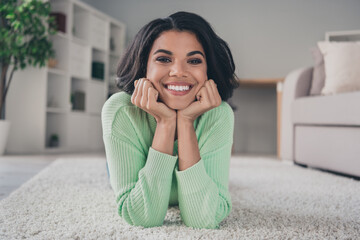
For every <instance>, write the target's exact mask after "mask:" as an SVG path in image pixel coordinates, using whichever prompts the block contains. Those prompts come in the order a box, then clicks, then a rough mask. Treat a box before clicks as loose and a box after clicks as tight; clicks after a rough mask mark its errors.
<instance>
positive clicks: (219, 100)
mask: <svg viewBox="0 0 360 240" xmlns="http://www.w3.org/2000/svg"><path fill="white" fill-rule="evenodd" d="M210 83H211V88H212V90H213V94H214V98H215V99H216V106H219V105H220V104H221V101H222V100H221V96H220V93H219V90H218V88H217V84H216V83H215V81H214V80H212V79H211V82H210Z"/></svg>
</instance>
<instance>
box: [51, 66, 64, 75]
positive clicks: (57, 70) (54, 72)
mask: <svg viewBox="0 0 360 240" xmlns="http://www.w3.org/2000/svg"><path fill="white" fill-rule="evenodd" d="M47 70H48V73H51V74H56V75H60V76H66V75H67V72H66V71H64V70H62V69H58V68H50V67H48V68H47Z"/></svg>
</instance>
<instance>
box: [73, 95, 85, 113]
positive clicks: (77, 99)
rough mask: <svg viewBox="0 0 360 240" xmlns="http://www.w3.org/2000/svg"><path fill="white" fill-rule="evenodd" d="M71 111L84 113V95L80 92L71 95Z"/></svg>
mask: <svg viewBox="0 0 360 240" xmlns="http://www.w3.org/2000/svg"><path fill="white" fill-rule="evenodd" d="M71 102H72V109H73V110H81V111H85V93H84V92H82V91H75V92H74V93H73V94H72V95H71Z"/></svg>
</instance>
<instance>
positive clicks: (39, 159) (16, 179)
mask: <svg viewBox="0 0 360 240" xmlns="http://www.w3.org/2000/svg"><path fill="white" fill-rule="evenodd" d="M95 156H103V157H105V154H104V153H103V152H100V153H99V152H98V153H86V154H85V153H79V154H62V155H24V156H19V155H7V156H0V201H1V199H4V198H6V197H7V196H9V195H10V194H11V192H13V191H14V190H16V189H17V188H19V187H20V186H21V185H22V184H23V183H25V182H27V181H28V180H29V179H30V178H31V177H33V176H35V175H36V174H37V173H39V172H40V171H41V170H42V169H44V168H45V167H46V166H48V165H49V164H50V163H52V162H53V161H55V160H56V159H58V158H71V157H95ZM239 156H246V157H249V156H251V157H267V158H271V159H273V160H278V159H277V158H276V156H273V155H254V154H243V155H239Z"/></svg>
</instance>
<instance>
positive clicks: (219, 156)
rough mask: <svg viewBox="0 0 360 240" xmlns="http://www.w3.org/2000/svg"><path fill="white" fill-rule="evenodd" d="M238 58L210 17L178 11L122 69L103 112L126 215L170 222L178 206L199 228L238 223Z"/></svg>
mask: <svg viewBox="0 0 360 240" xmlns="http://www.w3.org/2000/svg"><path fill="white" fill-rule="evenodd" d="M234 70H235V66H234V62H233V59H232V55H231V52H230V50H229V48H228V46H227V44H226V42H224V41H223V40H222V39H221V38H220V37H218V36H217V35H216V34H215V32H214V31H213V30H212V28H211V26H210V25H209V24H208V23H207V22H206V21H205V20H204V19H203V18H202V17H200V16H198V15H196V14H193V13H187V12H177V13H175V14H172V15H170V16H169V17H167V18H162V19H156V20H153V21H151V22H150V23H148V24H147V25H145V26H144V27H143V28H142V29H141V30H140V31H139V33H138V34H137V35H136V36H135V39H134V41H133V42H132V44H131V45H130V47H129V48H128V49H127V51H126V52H125V54H124V55H123V57H122V60H121V61H120V64H119V67H118V72H117V75H118V79H117V80H118V86H119V88H120V89H122V92H120V93H117V94H114V95H113V96H111V97H110V98H109V99H108V101H107V102H106V103H105V105H104V107H103V110H102V126H103V138H104V143H105V150H106V158H107V164H108V169H109V175H110V183H111V186H112V188H113V190H114V192H115V195H116V202H117V205H118V213H119V215H120V216H121V217H122V218H123V219H124V220H125V221H127V222H128V223H130V224H133V225H140V226H144V227H153V226H160V225H162V224H163V221H164V218H165V215H166V212H167V209H168V206H169V205H171V206H172V205H178V206H179V208H180V213H181V217H182V220H183V221H184V223H185V224H186V225H187V226H191V227H195V228H216V227H218V225H219V223H220V222H221V221H222V220H223V219H224V218H225V217H227V216H228V215H229V213H230V211H231V206H232V205H231V200H230V194H229V190H228V175H229V161H230V156H231V147H232V143H233V128H234V115H233V111H232V109H231V107H230V106H229V105H228V104H227V103H226V102H225V101H226V100H227V99H228V98H229V97H231V95H232V92H233V89H234V88H235V87H236V86H237V83H236V80H235V74H234Z"/></svg>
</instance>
